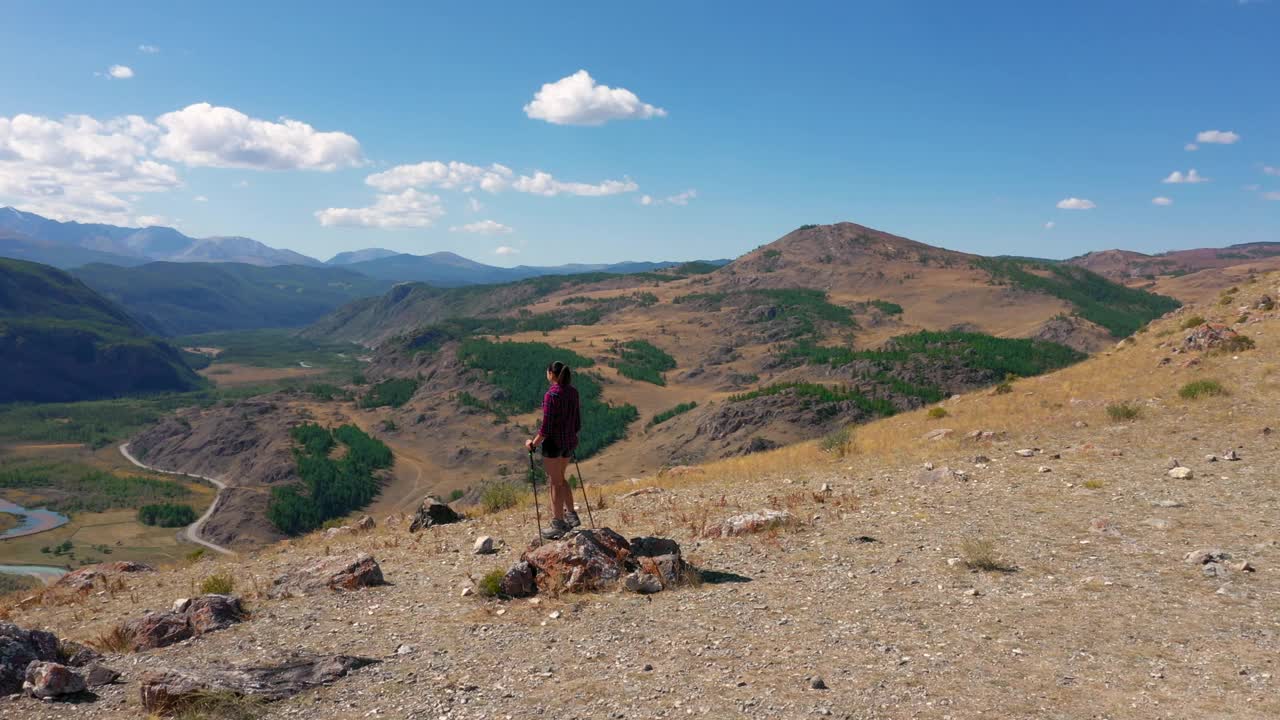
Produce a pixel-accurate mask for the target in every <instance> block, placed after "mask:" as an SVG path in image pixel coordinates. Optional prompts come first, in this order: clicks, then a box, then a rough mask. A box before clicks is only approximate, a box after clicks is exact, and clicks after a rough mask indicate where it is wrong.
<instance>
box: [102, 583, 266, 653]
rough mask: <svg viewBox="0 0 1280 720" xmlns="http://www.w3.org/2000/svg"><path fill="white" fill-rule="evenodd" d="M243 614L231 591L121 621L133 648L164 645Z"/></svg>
mask: <svg viewBox="0 0 1280 720" xmlns="http://www.w3.org/2000/svg"><path fill="white" fill-rule="evenodd" d="M244 617H245V611H244V606H243V605H242V604H241V602H240V598H238V597H235V596H234V595H202V596H201V597H198V598H195V599H193V600H190V601H183V602H180V603H179V604H178V605H176V606H175V608H174V609H173V610H171V611H168V612H151V613H147V614H146V615H143V616H142V617H140V618H138V619H137V620H132V621H129V622H127V623H125V624H124V627H123V631H124V633H125V634H126V635H127V636H128V637H129V642H130V648H131V649H132V650H133V651H134V652H140V651H142V650H152V649H155V648H162V647H167V646H169V645H173V644H175V643H180V642H182V641H183V640H188V639H190V638H193V637H199V636H201V635H204V634H205V633H209V632H213V631H215V630H223V629H226V628H228V627H231V626H232V625H234V624H235V623H238V622H240V621H242V620H243V619H244Z"/></svg>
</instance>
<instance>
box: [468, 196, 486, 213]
mask: <svg viewBox="0 0 1280 720" xmlns="http://www.w3.org/2000/svg"><path fill="white" fill-rule="evenodd" d="M467 209H468V210H470V211H471V212H480V211H481V210H483V209H484V203H482V202H480V201H479V200H477V199H475V198H473V197H469V198H467Z"/></svg>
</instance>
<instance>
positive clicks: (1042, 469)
mask: <svg viewBox="0 0 1280 720" xmlns="http://www.w3.org/2000/svg"><path fill="white" fill-rule="evenodd" d="M1036 472H1038V473H1049V472H1053V468H1051V467H1049V466H1048V465H1041V466H1040V467H1038V468H1036Z"/></svg>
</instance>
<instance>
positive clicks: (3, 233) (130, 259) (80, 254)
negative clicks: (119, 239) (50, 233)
mask: <svg viewBox="0 0 1280 720" xmlns="http://www.w3.org/2000/svg"><path fill="white" fill-rule="evenodd" d="M0 257H7V258H14V259H16V260H27V261H29V262H35V263H40V264H42V265H52V266H54V267H57V268H62V269H63V270H66V269H68V268H73V267H80V266H81V265H88V264H89V263H111V264H113V265H122V266H126V267H128V266H133V265H141V264H143V263H146V262H150V261H149V260H147V259H146V258H140V257H134V256H130V255H116V254H115V253H109V252H102V251H101V250H90V249H89V248H82V247H78V246H72V245H59V244H57V243H55V242H50V241H48V240H33V239H32V238H29V237H27V236H26V235H23V234H21V233H16V232H13V231H11V230H0Z"/></svg>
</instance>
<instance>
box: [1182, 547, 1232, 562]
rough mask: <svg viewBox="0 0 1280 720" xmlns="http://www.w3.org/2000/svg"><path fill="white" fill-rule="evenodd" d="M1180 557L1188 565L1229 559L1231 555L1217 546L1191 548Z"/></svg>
mask: <svg viewBox="0 0 1280 720" xmlns="http://www.w3.org/2000/svg"><path fill="white" fill-rule="evenodd" d="M1182 559H1183V561H1184V562H1186V563H1188V564H1190V565H1208V564H1210V563H1218V562H1222V561H1224V560H1230V559H1231V556H1230V555H1228V554H1227V553H1225V552H1223V551H1221V550H1219V549H1217V548H1201V549H1199V550H1192V551H1191V552H1189V553H1187V554H1186V555H1184V556H1183V558H1182Z"/></svg>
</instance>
